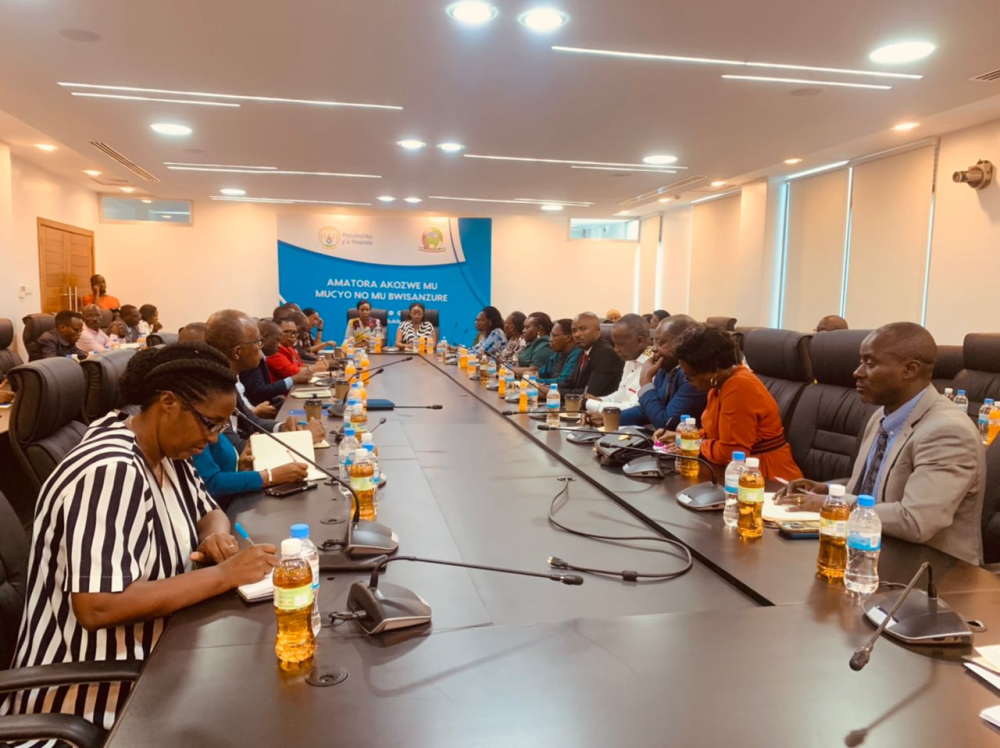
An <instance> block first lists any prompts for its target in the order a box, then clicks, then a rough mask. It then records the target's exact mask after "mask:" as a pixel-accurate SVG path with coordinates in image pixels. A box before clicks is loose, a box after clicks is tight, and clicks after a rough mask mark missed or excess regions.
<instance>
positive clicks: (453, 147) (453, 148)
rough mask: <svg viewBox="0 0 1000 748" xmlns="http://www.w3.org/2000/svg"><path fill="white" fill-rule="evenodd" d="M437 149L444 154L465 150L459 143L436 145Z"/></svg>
mask: <svg viewBox="0 0 1000 748" xmlns="http://www.w3.org/2000/svg"><path fill="white" fill-rule="evenodd" d="M438 148H440V149H441V150H442V151H444V152H445V153H458V152H459V151H464V150H465V146H464V145H462V144H461V143H438Z"/></svg>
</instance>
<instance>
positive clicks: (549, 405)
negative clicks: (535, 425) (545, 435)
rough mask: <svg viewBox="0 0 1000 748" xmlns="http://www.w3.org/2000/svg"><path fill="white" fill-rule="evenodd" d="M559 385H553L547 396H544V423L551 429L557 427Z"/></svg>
mask: <svg viewBox="0 0 1000 748" xmlns="http://www.w3.org/2000/svg"><path fill="white" fill-rule="evenodd" d="M560 404H561V400H560V398H559V385H557V384H553V385H552V386H551V387H550V388H549V394H548V395H546V396H545V423H546V424H547V425H549V426H552V427H558V426H559V405H560Z"/></svg>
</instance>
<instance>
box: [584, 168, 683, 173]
mask: <svg viewBox="0 0 1000 748" xmlns="http://www.w3.org/2000/svg"><path fill="white" fill-rule="evenodd" d="M570 168H571V169H592V170H594V171H635V172H639V173H640V174H641V173H642V172H646V173H647V174H676V173H677V171H676V170H674V169H656V168H653V167H651V166H650V167H646V168H645V169H644V168H641V167H636V166H571V167H570Z"/></svg>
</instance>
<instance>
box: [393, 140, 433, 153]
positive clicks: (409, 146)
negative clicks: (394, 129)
mask: <svg viewBox="0 0 1000 748" xmlns="http://www.w3.org/2000/svg"><path fill="white" fill-rule="evenodd" d="M396 145H398V146H399V147H400V148H404V149H406V150H408V151H419V150H420V149H421V148H423V147H424V146H426V145H427V143H425V142H424V141H422V140H417V139H416V138H407V139H406V140H397V141H396Z"/></svg>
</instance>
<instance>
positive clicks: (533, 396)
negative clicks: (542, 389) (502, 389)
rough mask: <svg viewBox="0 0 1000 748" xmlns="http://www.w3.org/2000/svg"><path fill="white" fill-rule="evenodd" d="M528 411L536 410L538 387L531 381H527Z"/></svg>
mask: <svg viewBox="0 0 1000 748" xmlns="http://www.w3.org/2000/svg"><path fill="white" fill-rule="evenodd" d="M528 410H532V411H534V410H538V385H536V384H535V382H534V380H533V379H529V380H528Z"/></svg>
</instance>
